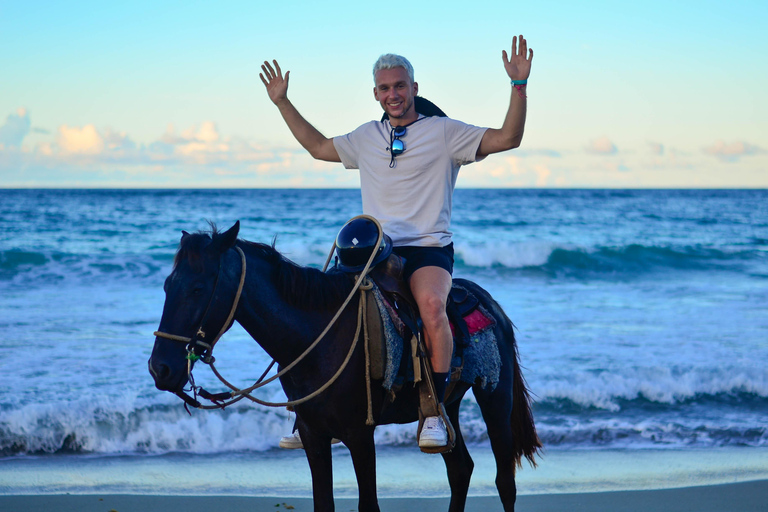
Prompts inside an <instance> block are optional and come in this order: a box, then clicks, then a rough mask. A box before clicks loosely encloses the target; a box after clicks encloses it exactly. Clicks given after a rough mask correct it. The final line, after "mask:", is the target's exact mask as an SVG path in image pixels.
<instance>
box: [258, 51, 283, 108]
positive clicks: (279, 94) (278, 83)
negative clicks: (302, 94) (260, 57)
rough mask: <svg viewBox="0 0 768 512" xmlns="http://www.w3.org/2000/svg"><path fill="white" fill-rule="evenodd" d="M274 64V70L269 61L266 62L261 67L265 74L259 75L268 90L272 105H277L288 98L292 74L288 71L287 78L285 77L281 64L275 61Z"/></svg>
mask: <svg viewBox="0 0 768 512" xmlns="http://www.w3.org/2000/svg"><path fill="white" fill-rule="evenodd" d="M272 62H273V63H274V64H275V67H274V68H273V67H272V64H270V63H269V62H268V61H266V60H265V61H264V64H262V65H261V70H262V71H263V73H259V78H261V81H262V82H264V86H265V87H266V88H267V94H269V99H270V100H272V103H274V104H275V105H277V104H278V102H280V101H281V100H284V99H285V98H287V96H288V75H290V74H291V72H290V71H286V72H285V77H283V72H282V70H281V69H280V64H278V63H277V61H276V60H273V61H272Z"/></svg>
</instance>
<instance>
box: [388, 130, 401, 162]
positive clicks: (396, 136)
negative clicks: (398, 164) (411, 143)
mask: <svg viewBox="0 0 768 512" xmlns="http://www.w3.org/2000/svg"><path fill="white" fill-rule="evenodd" d="M400 137H405V126H395V127H394V128H392V132H391V133H390V134H389V153H390V154H391V155H392V159H391V160H390V161H389V166H390V167H394V166H395V157H396V156H397V155H402V154H403V152H404V151H405V142H403V141H402V140H400Z"/></svg>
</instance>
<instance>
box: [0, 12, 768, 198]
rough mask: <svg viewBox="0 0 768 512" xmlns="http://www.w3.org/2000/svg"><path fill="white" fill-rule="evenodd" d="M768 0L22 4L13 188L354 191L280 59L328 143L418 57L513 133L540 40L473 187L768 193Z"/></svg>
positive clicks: (9, 179) (467, 104) (7, 150)
mask: <svg viewBox="0 0 768 512" xmlns="http://www.w3.org/2000/svg"><path fill="white" fill-rule="evenodd" d="M766 26H768V1H766V0H759V1H746V0H734V1H725V0H724V1H717V2H715V1H707V0H696V1H692V0H679V1H674V0H672V1H670V0H666V1H656V0H648V1H645V2H624V1H619V0H617V1H591V0H584V1H581V2H573V1H547V0H542V1H536V2H530V1H529V2H508V1H506V2H501V1H489V2H484V1H482V0H477V1H475V2H472V3H470V2H466V1H464V2H454V1H451V0H442V1H427V2H418V1H415V2H397V3H391V2H362V1H359V0H358V1H355V2H334V1H326V2H316V1H313V2H292V1H289V0H285V1H283V2H261V1H223V2H193V1H184V2H175V1H173V2H171V1H168V2H165V1H158V0H153V1H143V0H134V1H131V2H104V1H103V0H102V1H99V2H88V1H77V0H74V1H72V2H55V1H50V2H41V1H35V0H28V1H24V2H20V1H18V0H12V1H9V0H0V188H21V187H33V188H38V187H39V188H49V187H67V188H69V187H76V188H80V187H85V188H143V187H150V188H168V187H171V188H180V187H191V188H208V187H216V188H275V187H277V188H294V187H303V188H339V187H357V186H359V178H358V174H357V172H356V171H351V170H345V169H344V168H343V166H342V165H341V164H331V163H324V162H317V161H314V160H313V159H312V158H311V157H310V156H309V155H308V154H307V153H306V151H304V150H303V149H302V148H301V146H300V145H299V144H298V142H296V140H295V139H294V138H293V137H292V135H291V133H290V131H289V130H288V128H287V127H286V126H285V124H284V122H283V121H282V118H281V117H280V115H279V113H278V111H277V109H276V107H275V106H274V105H273V104H272V103H271V102H270V101H269V98H268V97H267V95H266V92H265V89H264V86H263V84H262V83H261V80H260V79H259V72H260V71H261V70H260V65H261V63H262V62H263V61H264V60H266V59H269V60H271V59H277V60H278V62H280V64H281V66H282V68H283V69H284V70H290V71H291V75H290V85H289V90H288V95H289V98H290V99H291V100H292V102H293V103H294V104H295V105H296V107H297V108H298V109H299V111H300V112H301V113H302V114H303V115H304V116H305V117H306V118H307V120H309V121H310V122H311V123H312V124H313V125H314V126H315V127H317V128H318V129H319V130H320V131H321V132H322V133H323V134H325V135H326V136H329V137H332V136H335V135H343V134H345V133H347V132H349V131H352V130H353V129H354V128H356V127H357V126H359V125H361V124H363V123H364V122H367V121H370V120H372V119H378V118H380V116H381V107H380V106H379V104H378V103H377V102H376V101H375V100H374V98H373V92H372V91H373V80H372V75H371V67H372V65H373V62H374V61H375V60H376V58H377V57H378V56H379V55H380V54H382V53H390V52H391V53H399V54H402V55H405V56H406V57H407V58H408V59H409V60H410V61H411V62H412V64H413V66H414V68H415V71H416V81H417V82H418V83H419V93H420V94H421V95H423V96H424V97H426V98H428V99H430V100H431V101H433V102H434V103H436V104H437V105H438V106H440V107H441V108H442V109H443V110H444V111H445V112H446V113H448V115H449V116H450V117H453V118H456V119H460V120H462V121H464V122H467V123H470V124H474V125H478V126H489V127H496V128H497V127H500V126H501V122H502V120H503V118H504V114H505V112H506V109H507V106H508V105H509V96H510V87H511V86H510V85H509V80H508V79H507V77H506V74H505V72H504V68H503V65H502V61H501V51H502V50H505V49H506V50H507V51H509V49H510V47H511V42H512V37H513V36H514V35H518V34H523V35H524V36H525V37H526V39H527V40H528V43H529V46H530V47H531V48H533V50H534V59H533V64H532V71H531V77H530V79H529V85H528V93H527V94H528V116H527V122H526V130H525V136H524V139H523V142H522V145H521V146H520V148H517V149H514V150H512V151H508V152H504V153H500V154H497V155H491V156H489V157H488V158H486V159H485V160H484V161H482V162H480V163H475V164H471V165H469V166H466V167H463V168H462V170H461V172H460V175H459V181H458V186H459V187H484V188H485V187H522V188H531V187H536V188H547V187H554V188H766V187H768V95H767V94H766V91H767V90H768V65H767V64H766V63H767V62H768V60H767V59H768V57H766V56H768V31H766V29H765V27H766Z"/></svg>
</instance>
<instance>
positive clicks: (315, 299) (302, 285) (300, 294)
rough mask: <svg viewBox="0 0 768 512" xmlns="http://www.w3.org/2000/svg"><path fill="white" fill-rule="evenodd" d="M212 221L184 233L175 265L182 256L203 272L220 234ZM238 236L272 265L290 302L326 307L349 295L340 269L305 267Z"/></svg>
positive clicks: (244, 245) (278, 284)
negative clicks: (202, 228) (207, 253)
mask: <svg viewBox="0 0 768 512" xmlns="http://www.w3.org/2000/svg"><path fill="white" fill-rule="evenodd" d="M209 224H210V231H208V232H203V231H199V232H197V233H194V234H191V235H187V236H184V237H182V239H181V242H180V243H179V249H178V251H177V252H176V256H175V258H174V261H173V266H174V268H176V266H177V265H178V264H179V263H180V262H182V261H183V260H185V259H186V260H187V261H188V262H189V265H190V267H191V268H192V269H193V270H194V271H195V272H202V261H203V250H204V249H205V248H206V247H207V246H208V245H209V244H210V243H211V242H212V241H213V240H215V239H216V237H218V236H221V233H219V231H218V229H217V228H216V225H215V224H214V223H212V222H211V223H209ZM274 244H275V241H273V242H272V245H267V244H263V243H259V242H250V241H248V240H243V239H238V240H237V245H238V246H239V247H240V248H242V249H243V250H244V251H245V252H246V253H249V252H250V253H255V255H256V256H257V257H259V258H261V259H263V260H265V261H266V262H267V263H269V265H270V267H271V268H272V272H271V277H272V280H273V283H274V284H275V287H276V288H277V291H278V293H279V294H280V295H281V296H282V297H283V299H284V300H285V301H286V302H287V303H288V304H290V305H291V306H294V307H298V308H307V309H318V310H327V309H333V308H335V307H337V306H338V305H339V303H340V302H342V301H343V300H344V299H346V298H347V295H349V292H350V290H351V289H352V286H353V283H352V281H351V280H350V279H349V277H347V275H346V274H343V273H341V272H334V271H331V272H328V273H324V272H322V271H320V270H318V269H315V268H311V267H302V266H300V265H298V264H296V263H294V262H293V261H291V260H289V259H288V258H286V257H285V256H283V254H281V253H280V251H278V250H277V249H276V248H275V246H274Z"/></svg>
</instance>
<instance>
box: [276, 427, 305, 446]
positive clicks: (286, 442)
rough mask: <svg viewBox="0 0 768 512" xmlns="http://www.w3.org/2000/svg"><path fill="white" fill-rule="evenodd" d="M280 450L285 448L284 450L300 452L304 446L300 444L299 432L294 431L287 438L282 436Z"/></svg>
mask: <svg viewBox="0 0 768 512" xmlns="http://www.w3.org/2000/svg"><path fill="white" fill-rule="evenodd" d="M279 446H280V448H285V449H286V450H301V449H302V448H304V445H303V444H302V442H301V437H299V431H298V430H294V431H293V433H292V434H291V435H289V436H283V437H281V438H280V444H279Z"/></svg>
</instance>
